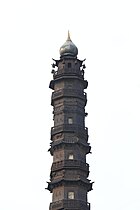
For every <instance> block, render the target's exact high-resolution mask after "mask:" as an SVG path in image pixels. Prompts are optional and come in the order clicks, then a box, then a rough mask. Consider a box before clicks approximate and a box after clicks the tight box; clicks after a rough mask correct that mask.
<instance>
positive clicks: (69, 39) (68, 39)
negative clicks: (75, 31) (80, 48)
mask: <svg viewBox="0 0 140 210" xmlns="http://www.w3.org/2000/svg"><path fill="white" fill-rule="evenodd" d="M67 41H71V38H70V32H69V30H68V38H67Z"/></svg>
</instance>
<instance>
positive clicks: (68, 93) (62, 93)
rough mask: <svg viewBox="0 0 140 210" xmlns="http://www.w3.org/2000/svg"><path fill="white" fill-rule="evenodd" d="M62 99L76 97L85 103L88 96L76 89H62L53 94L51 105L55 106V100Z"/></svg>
mask: <svg viewBox="0 0 140 210" xmlns="http://www.w3.org/2000/svg"><path fill="white" fill-rule="evenodd" d="M61 97H76V98H80V99H82V100H84V101H85V103H86V101H87V94H86V93H85V92H82V91H80V90H75V89H60V90H56V91H54V92H53V93H52V98H51V105H52V106H53V102H54V100H56V99H59V98H61Z"/></svg>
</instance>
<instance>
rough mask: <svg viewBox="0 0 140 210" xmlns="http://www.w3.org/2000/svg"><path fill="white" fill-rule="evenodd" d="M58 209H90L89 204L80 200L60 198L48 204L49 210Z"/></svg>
mask: <svg viewBox="0 0 140 210" xmlns="http://www.w3.org/2000/svg"><path fill="white" fill-rule="evenodd" d="M58 209H67V210H71V209H79V210H90V204H89V203H88V202H84V201H82V200H72V199H71V200H60V201H56V202H52V203H51V204H50V208H49V210H58Z"/></svg>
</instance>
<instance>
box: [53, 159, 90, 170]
mask: <svg viewBox="0 0 140 210" xmlns="http://www.w3.org/2000/svg"><path fill="white" fill-rule="evenodd" d="M62 168H68V169H71V168H80V169H82V170H84V171H89V164H87V163H84V162H81V161H79V160H62V161H58V162H54V163H53V164H52V167H51V171H52V172H54V171H57V170H60V169H62Z"/></svg>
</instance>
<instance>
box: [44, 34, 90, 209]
mask: <svg viewBox="0 0 140 210" xmlns="http://www.w3.org/2000/svg"><path fill="white" fill-rule="evenodd" d="M77 54H78V49H77V47H76V46H75V45H74V43H73V42H72V41H71V39H70V35H69V33H68V38H67V41H66V42H65V43H64V45H62V47H61V48H60V59H59V60H54V59H53V60H54V63H53V64H52V67H53V70H52V73H53V80H52V81H51V82H50V88H51V89H52V90H53V93H52V98H51V105H52V106H53V120H54V127H52V128H51V147H50V149H49V151H50V153H51V155H52V156H53V163H52V167H51V173H50V182H48V188H47V189H48V190H49V191H50V192H51V193H52V202H51V203H50V207H49V210H90V204H89V203H88V202H87V193H88V192H89V191H90V190H92V183H91V182H90V180H88V179H87V177H88V175H89V165H88V164H87V163H86V155H87V154H88V153H90V149H91V148H90V146H89V143H88V129H87V128H86V127H85V116H86V115H87V113H85V106H86V103H87V95H86V93H85V92H84V89H86V88H87V86H88V82H87V81H86V80H84V69H85V65H84V64H83V62H84V61H81V60H79V59H78V58H77Z"/></svg>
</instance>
